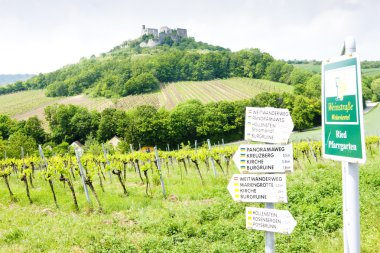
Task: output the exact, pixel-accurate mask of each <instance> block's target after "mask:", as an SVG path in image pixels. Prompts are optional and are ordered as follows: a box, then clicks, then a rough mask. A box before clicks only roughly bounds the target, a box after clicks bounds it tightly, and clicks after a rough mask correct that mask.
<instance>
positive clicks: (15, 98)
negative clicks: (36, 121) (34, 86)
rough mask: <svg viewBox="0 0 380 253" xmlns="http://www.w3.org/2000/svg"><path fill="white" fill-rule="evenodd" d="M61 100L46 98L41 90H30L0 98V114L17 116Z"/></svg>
mask: <svg viewBox="0 0 380 253" xmlns="http://www.w3.org/2000/svg"><path fill="white" fill-rule="evenodd" d="M59 99H61V98H59V97H57V98H50V97H46V96H45V93H44V91H43V90H30V91H22V92H16V93H12V94H7V95H2V96H0V114H6V115H9V116H17V115H19V114H22V113H24V112H27V111H32V110H35V109H37V108H41V107H45V106H48V105H50V104H52V103H54V102H55V101H57V100H59Z"/></svg>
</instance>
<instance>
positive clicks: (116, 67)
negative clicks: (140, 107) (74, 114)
mask: <svg viewBox="0 0 380 253" xmlns="http://www.w3.org/2000/svg"><path fill="white" fill-rule="evenodd" d="M181 31H182V30H181ZM177 33H178V31H177ZM151 37H152V35H151V34H149V35H144V36H141V37H139V38H137V39H134V40H128V41H125V42H123V43H121V44H120V45H118V46H116V47H114V48H113V49H111V50H110V51H108V52H106V53H102V54H100V55H99V56H95V55H93V56H91V57H90V58H82V59H81V60H80V61H79V62H78V63H76V64H71V65H67V66H65V67H63V68H60V69H57V70H56V71H53V72H50V73H44V74H39V75H37V76H34V77H33V78H30V79H29V80H27V81H25V82H23V83H16V84H12V85H8V86H6V87H0V94H8V93H13V92H17V91H23V90H35V89H46V95H47V96H49V97H61V96H74V95H80V94H82V93H85V94H90V95H91V96H93V97H94V96H95V97H106V98H114V99H115V98H120V97H126V96H128V95H137V94H144V93H147V94H149V93H151V92H153V91H159V90H160V88H161V87H162V85H164V84H167V83H172V82H184V81H192V82H193V81H209V80H215V79H226V78H234V77H241V78H244V77H247V78H252V79H265V80H268V81H274V82H280V83H286V84H293V82H292V80H291V77H290V75H291V73H292V71H293V66H292V65H290V64H288V63H286V62H285V61H282V60H276V59H274V58H273V57H272V56H271V55H270V54H269V53H266V52H262V51H260V50H259V49H257V48H251V49H243V50H240V51H238V52H232V51H231V50H229V49H228V48H223V47H221V46H215V45H210V44H207V43H204V42H200V41H196V40H195V39H194V38H192V37H181V36H174V39H172V38H171V33H170V36H167V37H164V38H163V39H162V40H159V39H158V41H159V42H160V43H159V44H157V45H155V46H154V47H146V46H142V45H145V44H146V43H147V42H148V44H149V40H151ZM144 43H145V44H144ZM302 74H303V73H302ZM294 77H295V78H298V79H299V75H298V74H297V77H296V76H294ZM301 79H302V80H303V79H304V78H301Z"/></svg>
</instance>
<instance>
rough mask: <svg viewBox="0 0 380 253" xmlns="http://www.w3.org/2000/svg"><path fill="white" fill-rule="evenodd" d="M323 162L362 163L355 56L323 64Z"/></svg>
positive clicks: (359, 93)
mask: <svg viewBox="0 0 380 253" xmlns="http://www.w3.org/2000/svg"><path fill="white" fill-rule="evenodd" d="M322 75H323V76H322V80H323V81H322V82H323V85H322V108H323V110H322V118H323V121H322V129H323V131H322V132H323V137H322V141H323V146H322V147H323V150H324V152H323V154H324V157H325V158H330V159H333V160H340V161H349V162H361V163H364V162H365V157H366V155H365V143H364V142H365V139H364V122H363V102H362V93H361V78H360V61H359V59H358V56H357V55H356V54H353V55H352V56H342V57H339V58H338V59H335V60H332V61H329V62H324V63H323V64H322Z"/></svg>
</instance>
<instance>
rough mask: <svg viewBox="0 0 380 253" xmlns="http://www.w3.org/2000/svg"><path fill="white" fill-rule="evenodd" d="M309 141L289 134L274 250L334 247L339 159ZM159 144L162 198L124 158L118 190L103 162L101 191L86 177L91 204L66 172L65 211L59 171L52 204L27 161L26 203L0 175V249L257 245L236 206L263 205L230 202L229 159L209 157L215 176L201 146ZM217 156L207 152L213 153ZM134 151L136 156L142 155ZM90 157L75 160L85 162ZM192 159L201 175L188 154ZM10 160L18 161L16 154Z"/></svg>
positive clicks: (373, 234) (378, 215) (371, 170)
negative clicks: (290, 164)
mask: <svg viewBox="0 0 380 253" xmlns="http://www.w3.org/2000/svg"><path fill="white" fill-rule="evenodd" d="M368 144H369V145H370V147H371V148H369V146H368V151H367V152H368V156H369V157H368V162H367V163H366V164H365V165H363V166H361V168H360V198H361V204H360V205H361V216H360V218H361V238H362V241H361V245H362V252H376V249H379V248H380V242H379V240H378V238H380V225H379V224H380V197H379V194H377V193H378V190H379V184H378V182H379V181H380V174H379V173H378V170H379V169H380V168H379V162H380V158H379V155H380V154H379V139H378V138H371V139H368ZM310 145H311V146H312V147H313V148H312V150H313V151H311V149H310V148H309V144H308V143H295V144H294V159H295V161H294V166H295V168H294V173H292V174H288V175H287V191H288V193H287V195H288V198H289V201H288V203H287V204H276V208H277V209H282V210H289V211H290V212H291V213H292V215H293V216H294V218H295V219H296V221H297V222H298V224H297V226H296V228H295V230H294V231H293V233H292V234H290V235H282V234H276V250H277V251H278V252H327V253H328V252H341V249H342V248H343V238H342V237H343V233H342V199H341V169H340V163H338V162H332V161H328V160H322V159H321V157H320V153H319V150H320V143H317V142H312V143H310ZM234 149H236V147H232V148H231V147H228V148H227V149H224V148H219V151H218V152H219V153H217V154H218V156H219V157H220V158H222V157H223V156H224V155H227V154H228V155H231V153H230V152H231V150H234ZM167 154H169V153H165V152H160V156H161V157H165V160H162V163H161V164H162V167H161V169H162V176H163V178H164V182H165V187H166V192H167V195H168V197H167V198H166V199H164V198H163V194H162V191H161V186H160V181H159V173H158V171H157V170H156V169H155V168H154V167H150V168H148V167H144V166H145V165H143V164H144V163H143V162H141V163H140V164H141V167H140V168H141V169H142V170H144V169H143V168H145V169H146V168H148V170H147V175H148V177H149V178H150V182H151V192H150V193H149V194H147V193H146V192H147V190H146V185H145V184H144V183H142V182H141V180H140V178H139V176H138V173H136V171H135V168H134V167H133V166H132V165H131V164H129V163H128V164H127V166H126V167H125V169H126V170H125V174H124V173H122V175H123V177H122V178H123V182H124V183H125V186H126V189H127V191H128V194H127V195H125V194H124V193H123V190H122V188H121V187H120V185H119V183H118V180H117V177H116V176H115V175H113V177H112V182H111V181H110V180H109V175H108V173H106V171H104V175H105V178H104V179H103V188H104V191H103V190H102V187H101V185H100V180H99V178H103V177H102V176H100V175H99V176H98V175H95V176H94V177H93V178H92V181H93V186H94V189H95V190H96V192H97V195H98V199H99V202H100V203H101V208H100V206H99V205H98V204H97V201H96V200H95V198H94V195H93V194H92V193H91V191H90V198H91V204H87V202H86V198H85V194H84V190H83V186H82V185H81V181H80V179H79V175H78V174H76V179H72V182H73V186H74V189H75V191H76V194H77V201H78V205H79V211H75V207H74V205H73V201H72V198H71V194H70V190H69V185H68V184H63V182H62V181H59V180H58V179H57V178H59V175H56V176H54V175H53V176H52V177H51V178H52V180H53V185H54V189H55V193H56V196H57V204H58V208H57V207H56V206H55V204H54V201H53V198H52V194H51V190H50V188H49V184H48V183H47V181H46V178H45V174H44V173H43V172H44V171H43V170H36V171H35V174H34V179H33V187H30V195H31V199H32V200H33V204H29V201H28V199H27V197H26V194H25V187H24V183H23V182H22V181H21V180H20V177H19V176H17V175H16V174H14V173H11V175H10V176H9V177H8V178H9V185H10V187H11V189H12V191H13V194H14V197H15V198H16V199H17V200H13V201H11V200H10V197H9V193H8V190H7V188H6V185H5V183H4V180H1V184H0V220H1V221H2V222H1V223H0V249H1V252H51V251H55V252H262V251H263V249H264V233H263V232H261V231H252V230H247V229H246V228H245V214H244V210H245V207H246V206H254V207H263V205H262V204H255V203H252V204H243V203H235V202H234V201H233V200H232V198H231V196H230V194H229V193H228V191H227V189H226V188H227V184H228V182H229V180H230V178H231V176H232V174H234V173H238V170H237V169H236V168H235V166H234V165H230V166H229V169H228V171H227V164H226V162H225V160H223V159H221V165H222V168H223V169H224V172H225V173H226V174H223V172H222V171H221V170H220V168H219V167H218V166H217V168H216V169H217V176H216V177H215V176H214V174H213V169H212V167H211V166H210V167H209V168H207V166H206V164H205V163H204V162H203V161H204V157H203V155H202V154H203V152H202V151H199V153H198V154H199V155H195V153H194V152H193V151H191V150H188V151H184V153H183V152H182V150H181V151H180V152H174V154H173V152H172V153H170V154H172V155H173V157H174V159H173V163H171V162H170V160H166V159H168V156H167ZM184 154H185V156H184ZM186 154H187V155H186ZM206 154H207V152H206ZM208 155H209V156H211V153H208ZM85 156H86V155H85ZM85 156H84V157H85ZM130 156H131V157H135V156H133V155H130ZM218 156H215V154H214V155H213V157H215V159H217V157H218ZM126 157H128V155H127V156H126ZM137 157H139V159H142V161H143V160H144V159H145V161H146V159H147V158H149V157H151V156H147V155H145V154H140V155H139V156H137ZM186 157H191V159H186ZM135 158H136V157H135ZM183 158H185V159H184V162H180V160H181V159H183ZM66 159H67V157H66ZM94 159H95V160H96V159H97V158H96V157H90V159H85V160H84V161H83V164H84V166H85V168H86V170H88V169H90V168H89V167H87V166H90V164H91V161H93V160H94ZM120 159H121V160H123V159H124V158H123V157H122V156H117V155H114V156H112V155H111V156H110V161H111V166H117V163H118V162H117V161H120ZM196 159H198V161H199V168H200V172H201V173H202V175H203V183H202V180H201V179H200V177H199V173H198V172H197V169H196V166H195V163H193V162H191V161H193V160H194V161H195V160H196ZM61 161H63V160H60V159H56V158H50V159H49V160H48V163H49V166H51V165H50V164H55V166H53V167H55V168H56V169H57V172H58V171H60V169H59V168H58V167H59V166H58V163H60V162H61ZM71 161H73V162H75V160H71ZM166 161H168V163H166ZM14 162H15V164H17V165H18V166H19V167H20V166H22V165H21V162H20V161H14ZM35 162H36V164H38V162H37V161H35ZM57 162H58V163H57ZM103 162H104V160H103ZM184 164H186V165H187V172H186V170H185V167H184ZM2 166H4V163H3V164H2ZM120 168H122V167H120ZM86 173H87V172H86ZM58 174H59V173H58ZM65 175H66V174H65ZM124 176H125V177H124ZM144 179H145V178H144ZM148 192H149V191H148ZM20 214H22V215H20Z"/></svg>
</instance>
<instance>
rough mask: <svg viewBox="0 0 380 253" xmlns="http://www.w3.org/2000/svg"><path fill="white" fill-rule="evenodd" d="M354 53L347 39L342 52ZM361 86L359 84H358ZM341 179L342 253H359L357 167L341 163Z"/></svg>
mask: <svg viewBox="0 0 380 253" xmlns="http://www.w3.org/2000/svg"><path fill="white" fill-rule="evenodd" d="M355 52H356V45H355V40H354V38H352V37H347V38H346V39H345V41H344V48H343V52H342V53H344V54H346V55H350V54H352V53H355ZM359 85H361V84H359ZM342 179H343V185H342V190H343V229H344V233H343V234H344V252H345V253H359V252H360V207H359V165H358V164H357V163H350V162H342Z"/></svg>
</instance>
